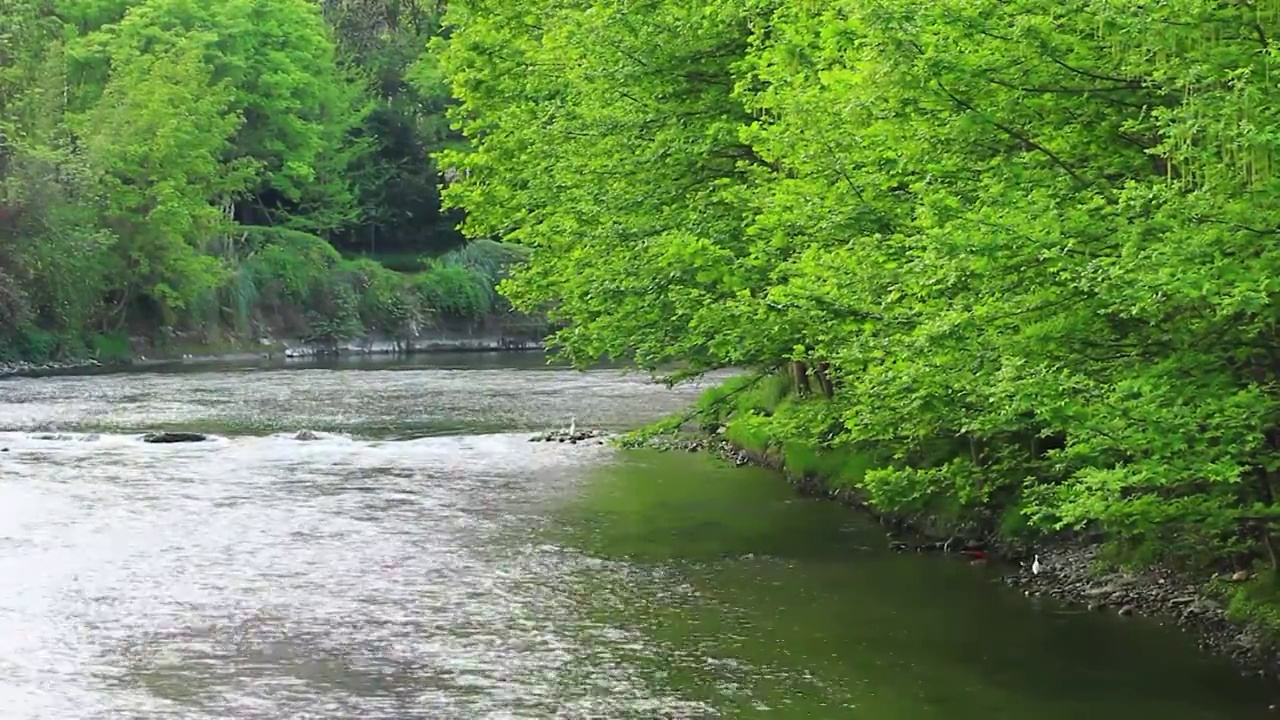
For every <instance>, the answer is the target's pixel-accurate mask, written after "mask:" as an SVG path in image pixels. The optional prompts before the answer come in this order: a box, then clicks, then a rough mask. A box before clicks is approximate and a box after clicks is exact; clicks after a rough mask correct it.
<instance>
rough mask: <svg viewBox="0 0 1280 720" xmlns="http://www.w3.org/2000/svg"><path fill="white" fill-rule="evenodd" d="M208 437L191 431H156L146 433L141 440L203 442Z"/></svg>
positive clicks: (154, 441) (161, 442)
mask: <svg viewBox="0 0 1280 720" xmlns="http://www.w3.org/2000/svg"><path fill="white" fill-rule="evenodd" d="M208 439H209V438H208V437H207V436H205V435H201V434H200V433H193V432H158V433H147V434H146V435H143V436H142V442H144V443H158V444H163V443H189V442H204V441H205V440H208Z"/></svg>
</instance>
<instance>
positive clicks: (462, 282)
mask: <svg viewBox="0 0 1280 720" xmlns="http://www.w3.org/2000/svg"><path fill="white" fill-rule="evenodd" d="M413 289H414V292H415V293H416V294H417V296H418V298H419V299H420V300H421V302H422V304H423V306H424V307H425V308H427V309H429V310H433V311H435V312H438V313H440V314H441V315H445V316H448V317H455V318H479V317H482V316H483V315H485V314H486V313H488V312H489V311H490V310H491V309H492V308H493V297H492V293H493V289H492V287H491V286H490V285H489V282H488V280H487V278H486V277H485V276H484V275H483V273H481V272H479V271H477V270H475V269H472V268H468V267H464V266H462V265H453V264H446V263H443V262H436V263H433V264H432V265H431V267H430V268H428V269H427V270H426V271H425V272H422V273H419V274H417V275H415V276H414V278H413Z"/></svg>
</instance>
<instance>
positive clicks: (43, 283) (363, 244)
mask: <svg viewBox="0 0 1280 720" xmlns="http://www.w3.org/2000/svg"><path fill="white" fill-rule="evenodd" d="M442 5H443V3H442V2H437V1H431V0H326V1H325V2H324V3H316V2H312V1H311V0H270V1H269V2H268V1H267V0H217V1H216V2H196V1H195V0H93V1H91V2H90V1H86V0H0V361H4V360H6V359H8V360H13V359H32V360H44V359H49V358H58V357H67V356H70V357H75V356H85V355H98V356H103V355H106V356H118V355H125V354H127V353H128V351H129V348H128V337H129V336H130V335H142V336H151V337H154V338H157V339H159V340H164V339H166V338H177V337H185V338H188V339H189V340H190V341H191V342H195V343H201V344H210V343H218V342H220V341H223V340H226V339H228V338H236V337H239V338H242V339H246V340H252V341H257V339H258V338H259V337H261V336H271V335H273V334H276V333H279V334H288V335H290V336H293V337H303V338H306V339H337V338H342V337H346V336H352V335H356V334H360V333H365V332H381V333H385V334H388V335H404V334H412V333H413V332H415V331H416V330H418V329H420V328H422V327H430V326H431V324H432V323H433V322H435V321H438V320H441V319H445V318H448V317H451V316H452V317H459V318H477V317H482V316H485V315H486V314H488V313H490V311H491V310H493V309H494V308H495V307H496V306H497V305H498V304H499V298H498V297H497V296H496V294H495V292H494V290H493V287H494V285H495V283H496V280H497V278H499V277H500V276H501V275H502V274H503V272H505V270H504V268H505V267H506V266H507V265H508V264H509V263H510V262H512V261H514V260H518V259H520V258H521V257H523V254H522V253H521V252H520V251H519V250H518V249H513V248H508V247H503V246H500V245H497V244H495V243H493V242H488V241H485V240H481V241H480V242H477V243H473V244H470V245H467V246H463V245H462V243H463V240H462V238H461V236H460V235H459V234H458V232H457V231H456V229H455V225H456V224H457V221H458V216H457V215H456V214H449V213H442V211H441V209H440V197H439V192H438V187H439V184H440V182H439V181H440V178H439V175H440V173H438V172H437V166H436V165H435V164H434V163H433V162H431V160H430V154H431V153H432V152H434V151H436V150H439V149H442V148H445V147H448V146H450V144H456V143H458V142H459V137H458V136H457V135H456V134H455V133H452V132H451V131H450V130H449V129H448V126H447V121H446V119H445V111H446V109H447V108H448V106H449V105H450V102H451V101H450V99H449V92H448V90H447V88H446V87H445V85H444V83H443V80H442V77H441V75H440V72H439V69H438V66H437V63H436V61H435V59H434V56H433V55H432V54H430V53H429V52H428V51H427V47H428V44H429V42H430V41H431V39H432V38H436V37H439V36H440V35H441V32H442V30H441V14H442V12H443V8H442Z"/></svg>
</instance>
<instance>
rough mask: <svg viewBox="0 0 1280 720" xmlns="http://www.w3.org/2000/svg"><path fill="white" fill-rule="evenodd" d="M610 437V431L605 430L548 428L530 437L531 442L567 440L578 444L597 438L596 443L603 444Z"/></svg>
mask: <svg viewBox="0 0 1280 720" xmlns="http://www.w3.org/2000/svg"><path fill="white" fill-rule="evenodd" d="M607 437H609V433H607V432H605V431H603V430H574V431H573V432H569V431H568V430H548V431H547V432H544V433H539V434H537V435H534V436H533V437H531V438H529V442H561V443H563V442H567V443H573V444H577V443H580V442H585V441H587V440H596V441H597V443H596V444H601V443H603V442H604V439H605V438H607Z"/></svg>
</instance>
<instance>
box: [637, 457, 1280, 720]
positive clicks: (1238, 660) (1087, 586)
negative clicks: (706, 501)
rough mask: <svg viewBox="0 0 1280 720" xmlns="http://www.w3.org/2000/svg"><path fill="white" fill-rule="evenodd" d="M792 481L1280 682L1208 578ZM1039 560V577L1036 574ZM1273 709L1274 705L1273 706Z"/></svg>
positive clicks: (908, 535) (1013, 582) (1235, 578)
mask: <svg viewBox="0 0 1280 720" xmlns="http://www.w3.org/2000/svg"><path fill="white" fill-rule="evenodd" d="M640 444H641V445H643V446H645V447H649V448H653V449H658V450H665V451H683V452H708V453H712V454H714V455H716V456H718V457H720V458H722V459H724V460H726V461H728V462H730V463H733V464H734V465H738V466H742V465H757V466H761V467H767V468H770V469H774V470H779V471H781V470H782V466H781V462H780V461H779V459H778V458H776V457H772V456H762V455H758V454H756V453H752V452H748V451H746V450H743V449H742V448H739V447H737V446H735V445H734V444H732V443H730V442H727V441H725V440H723V439H720V438H718V437H710V438H708V437H698V436H662V437H657V438H649V439H646V440H645V441H643V442H642V443H640ZM788 480H789V481H790V482H791V483H792V484H793V485H794V486H795V487H796V489H797V490H798V491H799V492H801V493H802V494H804V495H808V496H816V497H823V498H827V499H830V500H834V501H836V502H840V503H843V504H846V505H849V506H851V507H855V508H857V509H858V510H860V511H862V512H868V513H870V514H871V515H873V516H874V517H876V518H877V519H878V520H879V521H880V522H881V523H882V524H884V525H886V526H887V527H890V528H891V530H892V532H891V535H892V536H893V538H894V539H892V540H891V542H890V545H889V546H890V548H892V549H894V550H897V551H912V550H914V551H918V552H954V553H961V552H969V553H972V552H973V550H974V549H975V548H980V549H981V553H982V555H983V556H984V557H989V558H990V559H991V560H993V561H995V562H996V563H999V564H1000V565H1001V566H1002V567H1004V568H1006V570H1007V571H1006V572H1005V574H1004V578H1003V581H1004V583H1005V584H1006V585H1009V586H1011V587H1015V588H1019V589H1021V590H1022V591H1023V594H1024V595H1026V596H1027V597H1049V598H1053V599H1055V600H1057V601H1059V602H1063V603H1066V604H1070V605H1075V606H1078V607H1079V608H1080V609H1081V610H1082V611H1092V612H1114V613H1116V614H1118V615H1121V616H1125V617H1128V616H1135V615H1137V616H1145V617H1150V618H1152V619H1154V620H1156V621H1157V622H1160V623H1168V624H1173V625H1176V626H1177V627H1179V628H1181V629H1182V630H1184V631H1186V632H1189V633H1191V634H1192V635H1194V636H1195V638H1196V641H1197V644H1198V645H1199V646H1200V648H1201V649H1202V650H1205V651H1207V652H1210V653H1213V654H1216V655H1219V656H1222V657H1225V658H1228V659H1230V660H1231V661H1232V662H1233V663H1235V665H1236V666H1237V667H1238V668H1240V670H1241V672H1242V673H1243V674H1245V675H1251V676H1260V677H1264V678H1268V679H1272V680H1280V648H1277V647H1274V646H1272V645H1271V644H1270V643H1269V642H1268V641H1267V640H1266V638H1265V636H1264V634H1263V633H1260V632H1258V631H1257V630H1255V629H1253V628H1251V627H1249V626H1247V625H1246V624H1243V623H1239V622H1235V621H1232V620H1230V619H1228V618H1227V607H1226V601H1225V600H1224V599H1222V597H1221V596H1220V593H1219V592H1216V591H1215V589H1214V587H1213V586H1212V585H1211V583H1210V582H1208V581H1198V580H1196V579H1190V578H1186V577H1183V576H1180V575H1178V574H1177V573H1174V572H1172V571H1170V570H1167V569H1160V568H1154V569H1150V570H1145V571H1141V572H1118V571H1103V570H1099V569H1098V568H1099V567H1100V564H1099V563H1098V562H1097V560H1098V557H1099V547H1098V546H1096V545H1091V544H1088V543H1086V542H1084V541H1081V540H1050V541H1047V542H1046V543H1044V544H1041V545H1037V546H1036V547H1034V548H1027V547H1021V546H1013V545H1007V544H1003V543H1001V542H999V541H998V540H996V539H992V538H970V537H964V536H962V535H956V536H952V537H941V536H938V535H937V534H929V533H927V532H926V531H924V530H923V529H922V528H920V527H919V526H918V525H914V524H913V523H912V522H911V521H910V520H909V519H904V518H899V517H893V516H886V515H881V514H877V513H875V512H874V511H873V510H872V509H871V508H869V507H867V506H866V504H865V503H864V502H862V501H861V499H859V498H858V497H857V496H856V494H854V493H851V492H848V491H835V490H832V489H830V488H828V487H826V485H825V484H824V483H823V482H822V480H820V479H817V478H797V477H791V476H788ZM1037 556H1038V560H1039V564H1040V572H1039V573H1035V572H1033V571H1032V568H1031V565H1032V559H1033V558H1036V557H1037ZM1250 579H1251V576H1250V574H1249V573H1248V572H1245V571H1241V572H1237V573H1234V574H1231V575H1225V574H1224V575H1219V576H1218V577H1217V578H1215V580H1216V582H1218V583H1223V584H1225V583H1235V582H1246V581H1248V580H1250ZM1273 709H1275V708H1274V706H1273Z"/></svg>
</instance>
